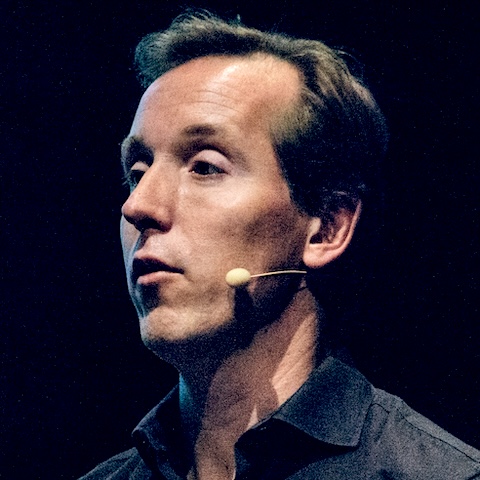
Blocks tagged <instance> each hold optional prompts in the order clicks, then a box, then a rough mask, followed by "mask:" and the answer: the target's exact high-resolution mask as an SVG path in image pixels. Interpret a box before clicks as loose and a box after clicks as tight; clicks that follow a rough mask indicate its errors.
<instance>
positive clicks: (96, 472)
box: [79, 448, 150, 480]
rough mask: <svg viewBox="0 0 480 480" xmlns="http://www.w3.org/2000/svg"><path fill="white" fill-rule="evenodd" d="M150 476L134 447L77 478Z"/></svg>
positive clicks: (106, 479) (140, 479)
mask: <svg viewBox="0 0 480 480" xmlns="http://www.w3.org/2000/svg"><path fill="white" fill-rule="evenodd" d="M133 478H135V479H136V480H143V479H145V480H146V479H148V478H150V470H148V469H147V467H146V465H145V463H144V462H143V460H142V458H141V457H140V455H139V453H138V451H137V449H136V448H131V449H130V450H127V451H125V452H122V453H119V454H118V455H115V456H114V457H112V458H110V459H108V460H106V461H105V462H103V463H101V464H100V465H98V466H97V467H96V468H94V469H93V470H92V471H90V472H89V473H87V474H86V475H84V476H83V477H81V478H80V479H79V480H115V479H118V480H120V479H122V480H124V479H125V480H126V479H133Z"/></svg>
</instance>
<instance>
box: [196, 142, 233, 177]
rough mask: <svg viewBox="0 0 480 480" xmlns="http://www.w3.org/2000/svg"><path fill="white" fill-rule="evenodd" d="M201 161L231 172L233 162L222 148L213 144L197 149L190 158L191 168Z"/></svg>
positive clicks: (225, 171)
mask: <svg viewBox="0 0 480 480" xmlns="http://www.w3.org/2000/svg"><path fill="white" fill-rule="evenodd" d="M200 162H203V163H206V164H210V165H212V166H213V167H215V168H217V169H218V170H221V171H222V172H224V173H229V172H231V168H232V167H231V162H230V161H229V160H228V158H227V157H226V156H225V155H224V154H223V153H222V152H221V151H220V150H218V149H216V148H214V147H211V146H208V147H204V148H202V149H200V150H197V151H196V152H195V153H193V154H192V155H191V157H190V158H189V159H188V164H189V165H190V168H192V167H193V166H194V165H198V163H200Z"/></svg>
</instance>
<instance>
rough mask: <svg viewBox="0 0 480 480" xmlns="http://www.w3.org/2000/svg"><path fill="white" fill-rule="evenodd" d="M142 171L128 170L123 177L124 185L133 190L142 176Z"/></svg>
mask: <svg viewBox="0 0 480 480" xmlns="http://www.w3.org/2000/svg"><path fill="white" fill-rule="evenodd" d="M144 173H145V172H144V171H143V170H138V169H132V170H129V171H128V172H127V173H126V174H125V177H124V182H123V183H124V185H126V186H127V187H128V188H130V190H133V189H134V188H135V187H136V186H137V185H138V184H139V182H140V180H141V179H142V177H143V175H144Z"/></svg>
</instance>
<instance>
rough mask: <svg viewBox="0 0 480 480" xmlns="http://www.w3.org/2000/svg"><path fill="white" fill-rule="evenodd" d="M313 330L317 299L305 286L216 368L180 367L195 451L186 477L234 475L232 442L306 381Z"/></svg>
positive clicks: (184, 406)
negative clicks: (266, 324)
mask: <svg viewBox="0 0 480 480" xmlns="http://www.w3.org/2000/svg"><path fill="white" fill-rule="evenodd" d="M317 332H318V312H317V306H316V302H315V300H314V298H313V296H312V295H311V293H310V291H309V290H307V289H304V290H302V291H300V292H299V293H298V294H297V295H296V296H295V298H294V300H293V301H292V302H291V304H290V305H289V306H288V307H287V309H286V310H285V311H284V312H283V314H282V315H281V317H280V319H278V320H277V321H276V322H274V323H272V324H270V325H268V326H266V327H264V328H263V329H262V330H260V331H259V332H257V334H256V335H255V336H254V338H253V341H252V342H251V343H250V345H249V346H248V347H246V348H244V349H242V350H238V351H235V352H233V353H231V354H230V355H229V356H228V357H227V358H223V359H222V361H217V362H216V363H215V364H214V365H215V367H213V366H212V364H211V363H209V364H208V365H207V364H206V362H197V361H195V362H191V363H192V364H194V367H193V368H186V369H184V371H182V372H181V375H180V409H181V414H182V421H183V424H184V431H185V432H186V435H187V438H186V440H187V442H188V444H189V447H190V450H191V451H193V452H194V468H193V470H192V475H193V476H192V477H191V478H196V479H203V478H215V479H231V478H233V472H234V468H235V459H234V445H235V443H236V441H237V440H238V438H239V437H240V436H241V435H242V434H243V433H244V432H245V431H247V430H248V429H250V428H251V427H252V426H254V425H255V424H257V423H258V422H259V421H261V420H263V419H265V418H267V417H268V416H269V415H270V414H271V413H273V412H274V411H275V410H277V409H278V407H279V406H280V405H282V404H283V403H284V402H285V401H286V400H288V398H290V397H291V396H292V395H293V394H294V393H295V392H296V391H297V390H298V389H299V388H300V386H301V385H302V384H303V383H304V382H305V381H306V379H307V377H308V376H309V374H310V373H311V371H312V369H313V367H314V365H315V350H316V348H315V347H316V338H317Z"/></svg>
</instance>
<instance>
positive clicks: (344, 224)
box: [303, 202, 361, 268]
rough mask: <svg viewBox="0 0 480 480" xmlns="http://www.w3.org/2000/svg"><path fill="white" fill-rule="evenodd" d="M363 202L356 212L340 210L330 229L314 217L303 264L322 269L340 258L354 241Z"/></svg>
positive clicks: (306, 243) (359, 203) (359, 204)
mask: <svg viewBox="0 0 480 480" xmlns="http://www.w3.org/2000/svg"><path fill="white" fill-rule="evenodd" d="M360 211H361V202H358V204H357V208H356V209H355V211H351V210H348V209H344V208H342V209H340V210H339V211H338V212H337V213H336V214H335V216H334V220H333V222H332V224H331V225H329V226H328V229H325V227H324V225H323V224H322V221H321V219H320V218H318V217H313V218H312V219H311V222H310V225H309V231H308V235H307V239H306V242H305V249H304V253H303V263H304V264H305V266H306V267H307V268H321V267H323V266H324V265H326V264H327V263H330V262H332V261H333V260H335V259H336V258H338V257H339V256H340V255H341V254H342V253H343V252H344V251H345V249H346V248H347V247H348V245H349V244H350V241H351V240H352V236H353V232H354V230H355V226H356V225H357V222H358V219H359V217H360Z"/></svg>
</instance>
